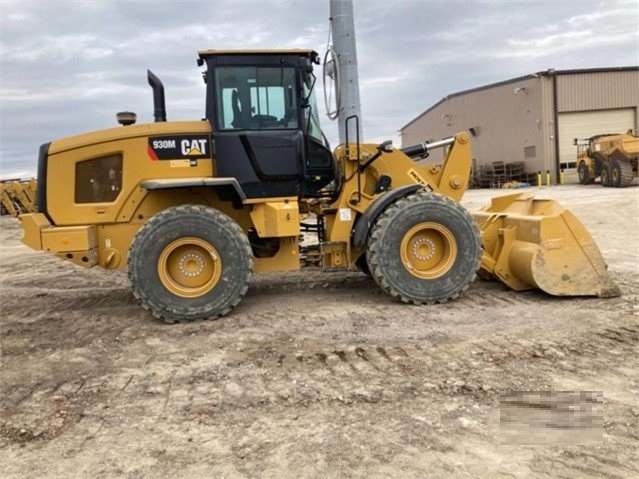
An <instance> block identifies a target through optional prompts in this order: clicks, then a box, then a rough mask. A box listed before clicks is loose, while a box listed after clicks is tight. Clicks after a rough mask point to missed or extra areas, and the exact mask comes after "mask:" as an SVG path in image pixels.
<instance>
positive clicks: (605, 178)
mask: <svg viewBox="0 0 639 479" xmlns="http://www.w3.org/2000/svg"><path fill="white" fill-rule="evenodd" d="M600 175H601V186H611V185H612V181H611V174H610V165H608V163H604V164H603V165H601V173H600Z"/></svg>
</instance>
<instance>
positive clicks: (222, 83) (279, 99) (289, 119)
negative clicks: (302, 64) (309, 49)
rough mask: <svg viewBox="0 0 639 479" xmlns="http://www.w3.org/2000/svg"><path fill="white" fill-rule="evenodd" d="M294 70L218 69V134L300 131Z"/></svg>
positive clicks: (284, 68) (277, 68) (216, 75)
mask: <svg viewBox="0 0 639 479" xmlns="http://www.w3.org/2000/svg"><path fill="white" fill-rule="evenodd" d="M295 84H296V82H295V69H294V68H293V67H250V66H249V67H247V66H237V67H217V68H216V70H215V85H216V99H217V101H216V103H217V118H216V119H217V128H218V129H219V130H278V129H297V128H298V126H299V125H298V118H297V111H298V108H297V105H298V100H297V92H296V90H295Z"/></svg>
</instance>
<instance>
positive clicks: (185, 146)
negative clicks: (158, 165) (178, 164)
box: [147, 135, 211, 164]
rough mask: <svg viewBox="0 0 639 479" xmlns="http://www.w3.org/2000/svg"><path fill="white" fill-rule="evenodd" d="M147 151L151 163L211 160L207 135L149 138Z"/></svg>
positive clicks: (209, 142)
mask: <svg viewBox="0 0 639 479" xmlns="http://www.w3.org/2000/svg"><path fill="white" fill-rule="evenodd" d="M147 151H148V154H149V157H150V158H151V160H153V161H161V160H170V161H175V160H198V159H208V158H211V138H210V136H209V135H171V136H155V137H150V138H149V144H148V150H147ZM195 164H197V162H196V163H195Z"/></svg>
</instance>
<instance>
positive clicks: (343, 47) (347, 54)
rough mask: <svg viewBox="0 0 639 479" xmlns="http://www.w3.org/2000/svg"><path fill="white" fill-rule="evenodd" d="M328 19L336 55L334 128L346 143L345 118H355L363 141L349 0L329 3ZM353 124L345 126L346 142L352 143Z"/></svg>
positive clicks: (355, 53) (353, 32)
mask: <svg viewBox="0 0 639 479" xmlns="http://www.w3.org/2000/svg"><path fill="white" fill-rule="evenodd" d="M330 20H331V24H332V35H333V48H334V50H335V53H336V54H337V62H338V66H339V70H338V71H339V79H338V85H337V88H339V91H340V103H341V105H339V107H340V109H339V113H338V117H337V125H338V129H339V141H340V143H344V142H345V141H346V119H347V118H348V117H350V116H352V115H357V118H358V119H359V137H360V138H362V115H361V107H360V101H359V77H358V74H357V48H356V45H355V21H354V18H353V1H352V0H330ZM355 125H356V123H355V121H354V120H350V121H349V123H348V130H349V136H350V138H349V140H350V141H354V140H355V135H356V131H355Z"/></svg>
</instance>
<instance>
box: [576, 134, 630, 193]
mask: <svg viewBox="0 0 639 479" xmlns="http://www.w3.org/2000/svg"><path fill="white" fill-rule="evenodd" d="M575 145H576V146H577V172H578V173H579V183H581V184H582V185H588V184H592V183H594V182H595V179H596V178H597V177H599V178H600V180H601V185H602V186H612V187H615V188H624V187H626V186H630V185H631V184H632V181H633V179H634V178H636V177H637V161H638V160H639V137H638V136H637V135H633V133H632V130H628V131H627V132H626V133H623V134H603V135H595V136H592V137H590V138H588V139H586V140H581V143H580V140H579V139H577V138H575Z"/></svg>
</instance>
